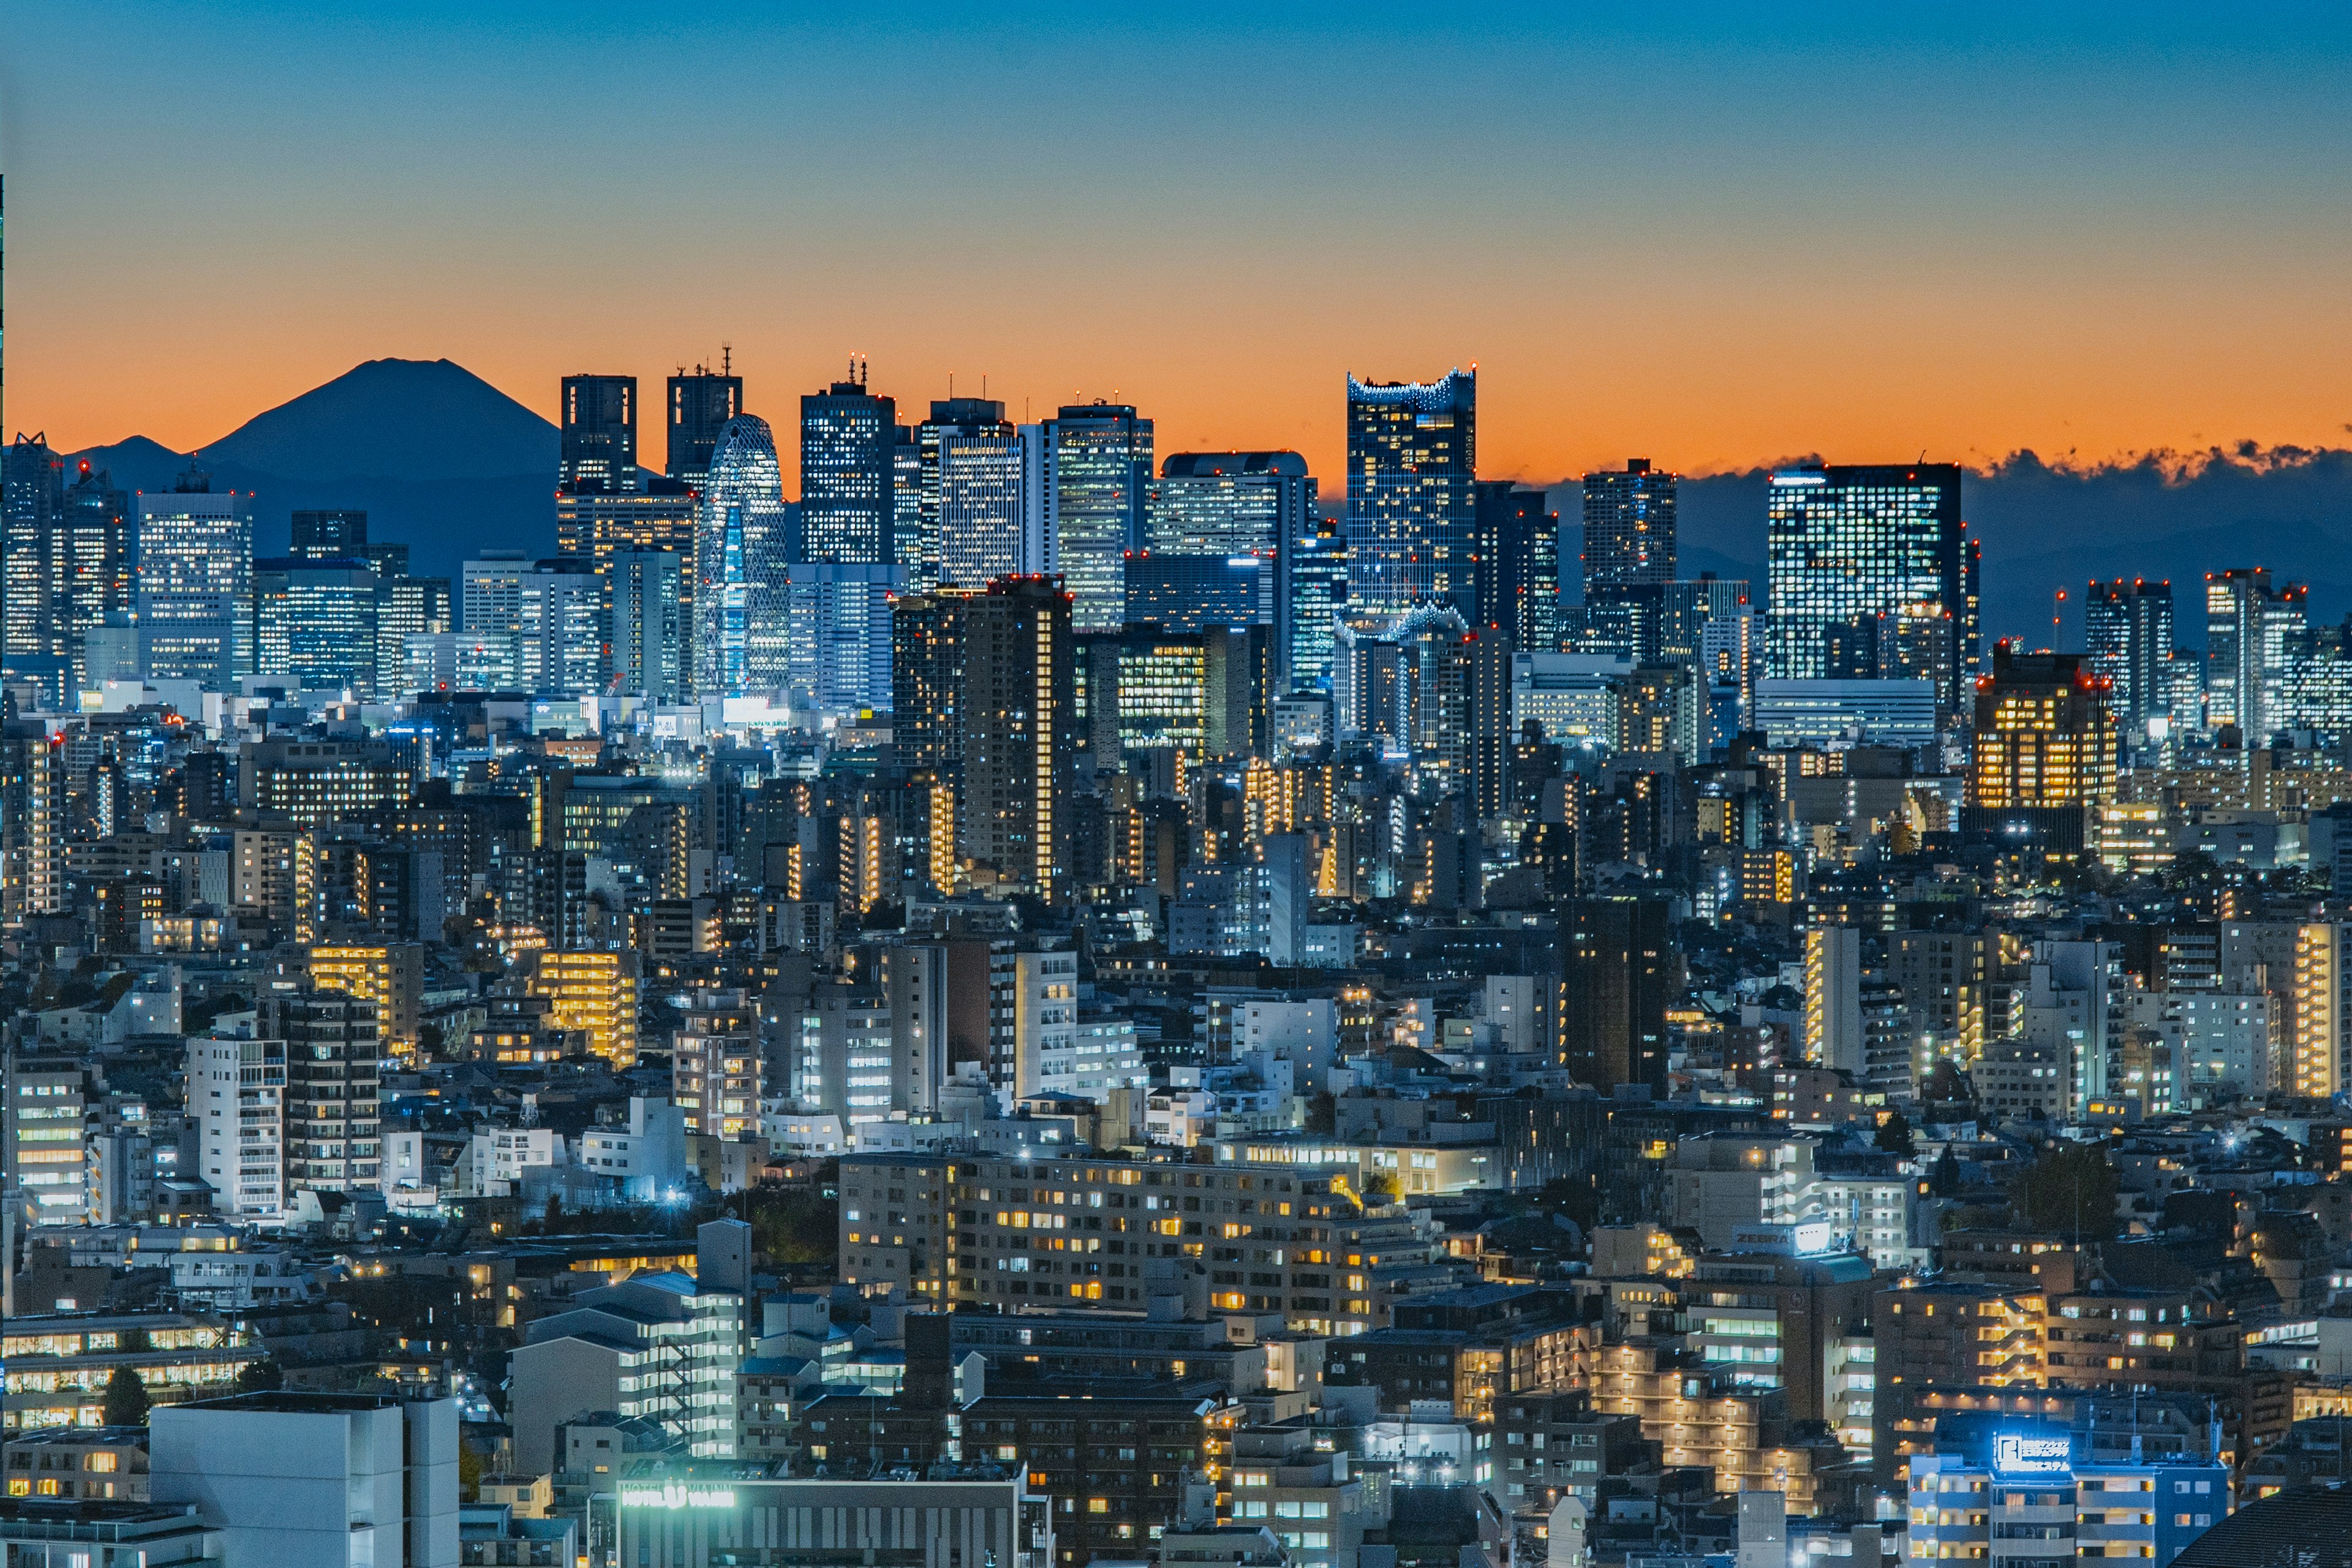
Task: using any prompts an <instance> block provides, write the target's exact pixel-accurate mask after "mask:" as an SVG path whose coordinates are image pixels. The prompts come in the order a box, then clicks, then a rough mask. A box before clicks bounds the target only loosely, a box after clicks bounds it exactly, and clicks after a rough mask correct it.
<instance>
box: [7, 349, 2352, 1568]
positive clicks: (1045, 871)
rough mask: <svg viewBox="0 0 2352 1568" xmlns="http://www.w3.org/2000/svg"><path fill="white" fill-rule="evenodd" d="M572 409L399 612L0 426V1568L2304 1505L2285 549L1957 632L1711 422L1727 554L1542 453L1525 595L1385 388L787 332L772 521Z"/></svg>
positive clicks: (2181, 1525) (2071, 1529)
mask: <svg viewBox="0 0 2352 1568" xmlns="http://www.w3.org/2000/svg"><path fill="white" fill-rule="evenodd" d="M1346 399H1347V402H1346V416H1347V458H1346V461H1347V471H1346V474H1345V475H1344V477H1342V478H1340V479H1332V480H1331V482H1330V483H1329V484H1328V486H1325V485H1319V484H1318V479H1317V478H1316V476H1314V475H1313V474H1312V473H1311V472H1310V471H1309V468H1308V465H1307V462H1306V461H1305V460H1304V459H1303V458H1301V457H1300V456H1299V455H1298V454H1297V453H1295V452H1288V451H1275V450H1265V451H1239V452H1183V453H1175V454H1170V455H1165V456H1162V455H1160V454H1158V453H1156V452H1155V450H1154V431H1153V426H1152V422H1151V421H1150V419H1149V418H1148V417H1145V416H1143V415H1142V414H1141V413H1139V411H1138V410H1137V409H1135V408H1133V407H1130V406H1127V405H1116V404H1109V403H1080V404H1072V405H1066V406H1063V407H1061V408H1059V409H1058V410H1057V411H1056V412H1055V414H1054V415H1053V416H1052V417H1050V418H1046V419H1044V420H1041V421H1038V422H1036V423H1015V422H1013V421H1011V420H1009V419H1008V418H1007V416H1006V410H1005V406H1004V405H1003V404H1002V403H999V402H995V401H992V400H989V399H987V398H985V397H981V398H973V397H969V396H964V397H952V396H951V397H949V398H946V399H942V400H940V401H938V402H934V403H932V404H931V405H929V412H928V416H926V417H924V418H922V419H921V420H920V421H919V422H909V423H902V422H901V419H900V416H899V412H898V405H896V404H895V402H894V401H893V400H892V399H891V398H889V397H887V396H883V395H879V394H877V393H875V392H873V391H871V390H870V388H869V385H868V381H867V377H866V373H865V369H864V367H863V365H862V364H856V365H853V367H852V369H851V372H850V374H848V375H847V376H846V377H845V379H844V380H842V381H840V382H836V383H834V384H830V385H828V386H826V387H825V388H824V389H823V390H821V391H818V392H814V393H811V394H809V395H805V396H803V398H802V399H801V406H800V419H799V432H800V461H799V473H800V484H799V488H800V490H801V495H800V497H799V499H798V500H796V501H794V500H787V499H786V497H785V494H784V487H783V479H782V473H783V468H782V464H781V463H780V461H779V456H778V452H777V449H776V438H775V431H774V429H773V428H772V426H770V424H769V423H767V422H766V421H765V420H764V419H762V418H761V417H760V416H756V415H754V414H752V413H751V412H749V411H748V408H747V405H746V400H745V397H744V385H743V379H742V378H741V377H740V376H738V375H736V374H733V372H732V368H731V365H722V367H721V368H720V369H719V371H717V372H711V371H709V370H707V369H704V370H697V371H696V372H694V373H692V374H679V375H677V376H675V377H672V378H670V379H669V381H668V384H667V399H666V404H665V406H664V409H663V410H662V411H661V414H660V415H659V417H666V419H667V428H668V441H667V466H666V470H665V471H664V472H662V473H659V474H656V473H652V472H650V471H648V470H647V469H646V468H644V467H642V466H641V465H640V463H639V460H638V458H639V446H638V433H639V427H640V413H641V410H640V403H639V394H638V386H637V383H636V380H635V378H634V377H631V376H621V375H580V376H572V377H567V378H565V379H564V381H563V384H562V395H561V428H562V458H561V465H562V466H561V469H560V471H559V472H558V474H557V475H555V476H554V478H555V480H556V487H557V501H556V517H557V530H558V537H557V541H556V552H555V553H553V554H552V555H547V556H539V555H535V554H533V553H531V552H524V551H512V552H501V551H499V550H495V549H489V548H482V549H480V550H478V552H476V553H475V554H474V555H473V556H472V558H470V559H468V560H467V561H465V562H464V563H463V566H462V569H461V571H460V573H459V575H458V576H457V579H456V580H455V581H452V580H451V579H449V578H445V577H436V576H431V575H422V574H412V572H411V570H410V563H409V553H408V550H407V548H406V547H405V546H404V545H401V544H397V543H387V542H382V541H380V540H376V539H373V538H372V537H371V535H370V532H369V520H368V518H367V516H366V515H365V514H364V513H363V512H361V511H358V510H303V511H297V512H294V513H292V514H291V516H290V518H287V519H285V521H286V522H287V523H288V524H289V537H290V545H289V549H288V551H287V552H286V553H285V554H284V555H260V554H257V533H260V532H266V531H268V532H274V530H275V529H276V528H277V526H278V521H279V520H278V518H276V517H263V516H261V515H259V509H258V505H257V498H255V497H253V496H250V495H240V494H235V493H229V492H227V491H215V489H212V488H211V484H210V481H209V479H208V478H207V476H205V474H204V473H203V472H201V471H198V470H193V469H192V470H191V471H190V472H189V474H188V475H186V476H185V478H184V479H183V480H182V482H181V483H180V484H179V486H178V487H177V488H176V489H173V491H171V492H170V493H168V494H157V495H148V494H140V495H136V496H127V495H125V494H123V493H122V492H121V491H120V490H117V489H114V488H113V487H112V486H111V484H110V480H109V478H108V476H107V475H106V474H105V473H103V472H95V471H88V470H84V471H79V472H77V473H72V474H68V472H67V468H66V463H65V460H64V459H63V458H60V457H58V455H57V454H55V453H53V452H52V451H50V450H49V448H48V447H47V445H46V443H44V442H43V441H42V440H40V439H39V438H37V437H21V436H20V437H17V438H16V441H15V442H14V443H13V444H12V445H11V446H10V447H8V449H7V452H6V454H5V498H4V499H5V520H0V521H5V538H4V539H0V677H5V704H6V707H5V725H0V960H5V962H0V1004H5V1016H6V1023H5V1081H0V1094H5V1100H0V1104H4V1105H5V1115H0V1156H5V1165H4V1166H0V1176H5V1194H0V1206H5V1216H6V1238H5V1249H0V1250H5V1265H6V1268H5V1273H6V1300H5V1344H0V1355H4V1356H5V1415H0V1450H5V1452H0V1476H5V1499H0V1540H5V1543H6V1545H7V1551H8V1561H9V1563H12V1564H14V1563H19V1562H22V1563H42V1564H45V1565H51V1564H55V1565H63V1564H67V1563H72V1564H76V1565H78V1568H91V1565H92V1564H95V1563H123V1564H128V1563H134V1562H136V1563H152V1564H167V1563H179V1562H196V1561H224V1562H226V1563H230V1564H233V1565H241V1564H245V1563H256V1564H260V1563H268V1564H280V1563H284V1564H310V1563H321V1564H323V1563H337V1564H347V1563H369V1564H373V1565H374V1568H390V1565H393V1564H404V1565H411V1568H439V1565H441V1564H456V1563H523V1564H541V1563H543V1564H548V1565H550V1568H559V1565H560V1568H574V1565H584V1568H614V1565H619V1568H641V1565H642V1568H668V1565H677V1568H709V1565H712V1564H721V1563H738V1564H747V1563H748V1564H763V1565H770V1568H781V1565H785V1564H790V1565H793V1568H829V1565H831V1564H835V1563H842V1564H851V1563H857V1564H873V1563H878V1564H899V1565H909V1568H910V1565H912V1564H915V1563H922V1564H924V1568H1088V1565H1089V1564H1094V1565H1103V1564H1111V1563H1118V1564H1151V1563H1165V1564H1171V1565H1172V1564H1234V1565H1244V1564H1246V1565H1249V1568H1352V1565H1354V1564H1358V1563H1362V1564H1367V1565H1370V1568H1389V1565H1394V1564H1400V1563H1403V1564H1410V1563H1432V1564H1434V1563H1440V1562H1443V1563H1445V1564H1447V1565H1448V1568H1476V1565H1485V1568H1506V1565H1507V1564H1517V1565H1525V1564H1531V1563H1549V1564H1553V1565H1557V1568H1584V1565H1585V1564H1611V1565H1620V1564H1624V1565H1642V1564H1675V1565H1682V1564H1691V1563H1700V1562H1702V1561H1707V1560H1714V1559H1723V1560H1727V1561H1729V1560H1736V1561H1737V1563H1738V1564H1739V1565H1740V1568H1803V1565H1806V1564H1811V1563H1817V1562H1818V1561H1820V1560H1822V1559H1823V1558H1836V1559H1840V1560H1844V1561H1851V1562H1853V1563H1854V1564H1855V1568H1863V1565H1864V1564H1870V1565H1873V1568H1875V1565H1878V1564H1892V1563H1895V1562H1896V1561H1898V1560H1911V1559H1927V1558H1932V1559H1937V1560H1946V1559H1955V1558H1957V1559H1975V1560H1979V1561H1990V1562H1993V1563H2000V1564H2007V1565H2011V1568H2041V1565H2042V1564H2055V1563H2061V1562H2064V1563H2073V1562H2075V1561H2078V1560H2080V1559H2081V1558H2084V1557H2105V1558H2115V1557H2129V1558H2134V1559H2137V1560H2140V1561H2144V1562H2149V1563H2153V1564H2154V1565H2155V1568H2167V1565H2168V1564H2170V1563H2174V1562H2175V1561H2176V1560H2178V1561H2179V1562H2181V1563H2189V1564H2193V1563H2198V1562H2200V1561H2234V1560H2241V1559H2234V1558H2232V1557H2231V1556H2230V1555H2229V1553H2230V1552H2238V1551H2241V1550H2252V1549H2253V1548H2252V1546H2251V1545H2245V1546H2241V1545H2231V1544H2229V1543H2230V1542H2262V1541H2266V1540H2270V1539H2273V1538H2276V1537H2280V1536H2281V1535H2282V1534H2283V1533H2284V1535H2285V1536H2287V1537H2292V1536H2293V1535H2294V1532H2295V1531H2305V1533H2306V1534H2308V1533H2309V1526H2308V1523H2307V1521H2311V1520H2315V1519H2318V1518H2322V1517H2326V1516H2328V1513H2329V1509H2330V1508H2331V1507H2332V1506H2333V1505H2332V1504H2327V1503H2324V1502H2323V1501H2321V1500H2315V1499H2317V1498H2318V1497H2319V1496H2320V1494H2315V1492H2314V1490H2313V1489H2315V1488H2318V1489H2329V1488H2334V1487H2336V1486H2338V1485H2340V1484H2341V1483H2342V1481H2343V1480H2344V1479H2346V1472H2345V1469H2344V1466H2345V1462H2346V1461H2345V1458H2344V1454H2345V1449H2344V1446H2343V1441H2342V1437H2341V1433H2340V1427H2341V1423H2342V1419H2343V1417H2344V1416H2345V1415H2346V1414H2347V1407H2352V1111H2347V1109H2346V1107H2347V1091H2352V1082H2347V1078H2352V831H2347V829H2352V759H2347V756H2346V754H2345V752H2344V751H2343V749H2342V748H2343V747H2344V745H2345V743H2346V742H2347V726H2352V677H2347V679H2346V680H2345V681H2343V682H2339V681H2338V680H2337V675H2338V673H2339V672H2345V671H2352V658H2347V651H2346V644H2345V638H2344V636H2343V635H2342V633H2341V632H2339V631H2329V630H2319V629H2315V628H2314V627H2313V626H2311V625H2310V624H2309V618H2308V605H2307V595H2305V590H2304V589H2302V588H2301V587H2299V586H2294V585H2286V584H2273V582H2272V580H2271V578H2270V576H2269V574H2267V573H2264V572H2263V571H2260V570H2231V571H2225V572H2221V573H2220V574H2216V575H2215V576H2213V577H2212V578H2210V580H2209V582H2208V584H2207V595H2206V605H2205V614H2206V622H2205V625H2206V647H2205V649H2204V651H2203V652H2202V653H2201V654H2200V653H2197V652H2194V651H2190V650H2186V649H2183V648H2180V647H2176V646H2175V633H2176V628H2175V625H2174V621H2173V612H2172V597H2171V590H2170V586H2169V584H2158V583H2146V582H2133V583H2128V584H2126V583H2124V582H2114V583H2107V584H2091V585H2090V591H2089V594H2088V595H2087V598H2086V600H2085V603H2084V618H2083V624H2084V628H2085V640H2086V645H2087V646H2086V647H2084V648H2083V649H2081V650H2079V651H2054V650H2052V649H2046V648H2045V649H2040V650H2034V649H2029V648H2027V647H2023V646H2021V645H2017V644H2012V643H2000V644H1998V645H1995V646H1991V647H1988V646H1987V645H1986V639H1985V637H1984V635H1983V632H1982V629H1981V628H1980V626H1979V612H1978V604H1979V587H1978V579H1979V553H1978V550H1977V547H1976V543H1975V542H1974V540H1973V539H1972V538H1971V536H1970V534H1969V530H1968V528H1967V526H1966V524H1965V523H1964V522H1963V521H1962V517H1961V511H1962V507H1961V501H1962V487H1963V476H1962V473H1961V471H1960V469H1959V468H1957V467H1956V466H1952V465H1938V464H1931V463H1926V462H1921V463H1917V464H1910V465H1902V464H1897V465H1886V466H1851V467H1850V466H1836V465H1823V464H1812V465H1801V466H1795V467H1790V468H1784V469H1781V470H1780V471H1777V472H1775V473H1773V474H1772V475H1770V477H1769V483H1768V484H1767V486H1766V492H1767V493H1766V497H1765V503H1764V507H1763V510H1762V511H1761V513H1760V514H1759V516H1758V517H1757V518H1756V519H1755V520H1754V521H1755V522H1756V523H1757V524H1758V525H1759V527H1760V528H1761V530H1762V541H1763V552H1762V553H1763V556H1764V558H1765V559H1766V560H1767V562H1768V566H1767V575H1766V581H1765V582H1764V583H1762V584H1748V583H1746V582H1738V581H1727V580H1721V579H1718V578H1716V577H1712V576H1706V575H1699V576H1696V577H1686V576H1685V575H1683V574H1682V572H1681V569H1680V560H1681V557H1680V555H1679V554H1678V548H1677V540H1676V509H1677V502H1678V497H1677V488H1678V487H1677V480H1676V478H1675V476H1674V475H1673V474H1671V473H1667V472H1665V471H1664V470H1662V469H1659V468H1654V467H1653V466H1652V465H1651V464H1650V463H1648V462H1646V461H1643V460H1641V459H1633V460H1630V461H1628V462H1627V463H1626V464H1625V465H1624V466H1623V467H1622V468H1616V469H1610V470H1604V471H1599V472H1595V473H1591V474H1588V475H1586V476H1584V478H1583V482H1582V486H1581V516H1580V524H1581V539H1582V551H1581V561H1580V570H1578V569H1577V567H1578V565H1579V563H1578V562H1577V560H1576V555H1575V552H1573V551H1570V552H1563V550H1562V539H1563V529H1562V524H1561V519H1560V517H1559V515H1558V514H1557V513H1556V512H1555V511H1554V510H1551V508H1550V506H1549V501H1548V500H1547V497H1546V494H1545V492H1543V491H1540V490H1538V489H1530V488H1528V487H1524V486H1519V485H1517V484H1514V483H1511V482H1508V481H1505V480H1498V479H1482V478H1480V477H1479V475H1478V472H1477V467H1476V442H1475V429H1476V416H1477V401H1476V381H1475V375H1474V374H1467V373H1461V372H1456V373H1454V374H1449V375H1448V376H1446V377H1444V378H1443V379H1441V380H1439V381H1435V382H1432V383H1425V384H1384V383H1375V382H1363V381H1359V380H1356V379H1354V378H1352V377H1351V378H1349V381H1348V383H1347V388H1346ZM1327 478H1328V476H1327ZM1325 489H1328V490H1329V491H1330V492H1331V495H1332V497H1333V500H1330V501H1328V502H1327V501H1326V500H1325V499H1324V498H1323V494H1322V492H1323V491H1324V490H1325ZM2217 1553H2218V1554H2219V1555H2217ZM2200 1554H2201V1555H2200ZM2242 1560H2244V1561H2252V1559H2251V1558H2247V1559H2242Z"/></svg>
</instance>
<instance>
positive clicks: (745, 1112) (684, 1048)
mask: <svg viewBox="0 0 2352 1568" xmlns="http://www.w3.org/2000/svg"><path fill="white" fill-rule="evenodd" d="M670 1047H671V1055H670V1082H671V1092H670V1098H671V1099H672V1100H675V1101H676V1102H677V1106H678V1108H679V1109H680V1110H684V1111H685V1112H686V1130H687V1131H688V1132H689V1133H700V1134H701V1135H703V1136H704V1137H706V1138H716V1139H720V1140H722V1141H724V1142H730V1143H732V1142H741V1141H742V1140H745V1139H748V1138H752V1137H756V1136H757V1135H758V1133H759V1131H760V1078H761V1072H760V1068H761V1062H760V1054H761V1053H760V1008H759V1005H758V1004H757V1003H756V1002H754V1001H752V1000H751V999H750V998H748V997H747V996H746V995H745V994H743V993H742V992H740V991H697V992H695V993H693V994H692V1000H691V1001H690V1002H689V1003H688V1005H687V1009H686V1022H685V1026H684V1027H682V1028H680V1029H679V1030H678V1031H677V1033H676V1034H675V1035H673V1036H672V1037H670Z"/></svg>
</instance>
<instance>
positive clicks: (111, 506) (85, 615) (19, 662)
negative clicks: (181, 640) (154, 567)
mask: <svg viewBox="0 0 2352 1568" xmlns="http://www.w3.org/2000/svg"><path fill="white" fill-rule="evenodd" d="M47 450H48V448H47V447H46V446H45V445H43V444H41V442H40V441H39V438H38V437H34V438H31V439H27V438H26V437H18V439H17V444H16V446H15V447H12V448H11V449H10V452H9V454H8V457H7V458H6V459H5V460H7V461H9V462H11V463H13V464H14V465H15V468H14V469H13V470H12V471H13V472H15V473H16V475H17V476H18V478H17V479H15V480H12V485H13V487H14V488H13V489H12V490H11V493H12V494H13V495H14V496H15V498H16V499H15V502H14V504H13V507H12V510H10V512H9V516H8V519H7V524H6V535H5V542H0V547H5V552H6V557H5V567H0V577H5V583H0V589H5V595H6V605H5V616H0V621H4V622H5V647H0V669H5V673H6V675H7V677H8V679H11V680H16V681H23V682H28V683H30V684H32V685H34V686H36V687H37V688H38V689H39V690H40V692H41V694H42V704H43V706H45V707H48V708H54V709H58V710H64V711H68V712H69V711H72V710H75V709H77V708H78V707H79V700H78V699H77V696H76V694H77V693H79V691H82V690H84V689H88V688H89V686H90V684H91V682H90V679H89V662H88V660H87V659H86V658H85V657H84V647H83V643H84V639H85V638H86V637H88V635H89V632H90V631H91V629H92V628H94V627H100V626H104V625H106V621H107V617H108V616H123V617H125V618H127V613H128V612H129V611H130V609H131V605H132V596H131V522H130V516H129V511H130V498H129V497H128V496H127V495H125V494H124V493H123V492H122V491H121V490H119V489H115V488H114V486H113V484H112V483H111V482H110V479H109V476H108V475H107V474H106V473H105V471H104V470H97V471H93V470H92V469H91V468H90V466H89V463H88V462H86V461H85V462H83V463H82V464H81V465H80V467H79V471H78V474H77V477H76V478H75V480H74V482H73V483H72V484H71V485H70V486H68V487H67V488H66V489H64V490H63V491H62V492H61V493H58V494H52V493H51V490H50V487H49V485H48V483H47V480H48V479H49V478H50V477H53V475H54V473H55V465H53V464H49V463H46V462H45V461H44V460H43V459H42V458H41V454H43V453H46V452H47ZM49 456H50V457H51V458H54V457H55V454H54V453H51V454H49ZM52 503H54V504H52ZM105 662H109V663H110V661H105ZM110 673H111V671H110V669H107V670H103V671H102V672H101V674H100V679H105V678H106V675H107V674H110Z"/></svg>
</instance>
